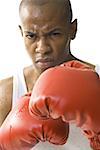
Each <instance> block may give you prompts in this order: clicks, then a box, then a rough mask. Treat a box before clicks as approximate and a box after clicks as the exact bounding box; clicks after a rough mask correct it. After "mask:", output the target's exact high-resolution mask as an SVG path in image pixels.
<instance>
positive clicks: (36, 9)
mask: <svg viewBox="0 0 100 150" xmlns="http://www.w3.org/2000/svg"><path fill="white" fill-rule="evenodd" d="M66 16H67V14H66V11H65V8H64V6H63V5H57V4H55V3H50V4H48V3H47V4H45V5H42V6H39V5H38V6H37V5H29V6H26V7H23V8H22V10H21V22H22V24H23V25H24V26H29V25H32V24H36V25H38V26H40V27H42V26H48V25H49V26H55V25H57V24H58V25H59V24H63V23H66V22H67V19H66Z"/></svg>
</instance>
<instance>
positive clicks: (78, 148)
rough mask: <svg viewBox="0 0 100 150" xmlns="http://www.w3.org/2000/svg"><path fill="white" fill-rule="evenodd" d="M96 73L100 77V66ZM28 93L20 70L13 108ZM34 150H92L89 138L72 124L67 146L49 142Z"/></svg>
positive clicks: (16, 82)
mask: <svg viewBox="0 0 100 150" xmlns="http://www.w3.org/2000/svg"><path fill="white" fill-rule="evenodd" d="M95 70H96V72H97V73H98V74H99V75H100V66H98V65H97V66H96V68H95ZM25 93H27V88H26V83H25V79H24V74H23V69H19V70H18V71H17V72H16V73H15V74H14V78H13V106H14V105H16V103H17V101H18V98H19V97H21V96H22V95H24V94H25ZM32 150H91V148H90V146H89V142H88V140H87V138H86V137H85V136H84V135H83V134H82V132H81V130H80V128H78V127H76V126H75V125H74V124H70V132H69V138H68V141H67V143H66V144H64V145H62V146H57V145H53V144H50V143H49V142H39V143H38V144H37V145H36V146H35V147H34V148H33V149H32Z"/></svg>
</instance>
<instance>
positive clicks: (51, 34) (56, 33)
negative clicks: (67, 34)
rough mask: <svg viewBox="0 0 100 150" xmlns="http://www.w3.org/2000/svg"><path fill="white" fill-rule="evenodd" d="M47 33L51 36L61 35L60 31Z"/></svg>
mask: <svg viewBox="0 0 100 150" xmlns="http://www.w3.org/2000/svg"><path fill="white" fill-rule="evenodd" d="M49 35H50V36H51V37H53V38H56V37H59V36H61V33H60V32H51V33H50V34H49Z"/></svg>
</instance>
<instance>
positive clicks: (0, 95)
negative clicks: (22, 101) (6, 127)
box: [0, 77, 13, 124]
mask: <svg viewBox="0 0 100 150" xmlns="http://www.w3.org/2000/svg"><path fill="white" fill-rule="evenodd" d="M12 90H13V77H9V78H6V79H3V80H1V81H0V124H1V123H2V122H3V120H4V119H5V117H6V115H7V114H8V113H9V111H10V110H11V105H12Z"/></svg>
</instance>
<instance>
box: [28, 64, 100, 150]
mask: <svg viewBox="0 0 100 150" xmlns="http://www.w3.org/2000/svg"><path fill="white" fill-rule="evenodd" d="M29 108H30V113H31V114H32V115H34V116H37V117H41V118H50V117H52V118H58V117H60V116H61V117H62V118H63V120H64V121H66V122H70V121H71V122H72V121H73V122H75V123H76V125H77V126H79V127H81V128H82V129H83V130H85V134H86V133H87V135H88V137H89V139H92V141H91V142H92V144H91V145H92V147H93V145H94V144H93V138H94V137H97V138H98V134H99V132H100V79H99V76H98V75H97V73H96V72H95V71H94V70H93V69H91V68H90V67H89V66H87V65H85V64H83V63H80V62H78V61H71V62H67V63H64V64H62V65H60V66H57V67H54V68H50V69H48V70H46V71H45V72H44V73H42V74H41V76H40V77H39V79H38V80H37V82H36V84H35V86H34V88H33V92H32V96H31V100H30V103H29ZM88 133H89V134H88ZM90 133H91V134H90ZM98 139H99V142H98V143H99V146H98V148H99V149H100V138H98ZM95 141H96V140H95ZM98 143H97V145H98ZM96 150H97V149H96Z"/></svg>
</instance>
